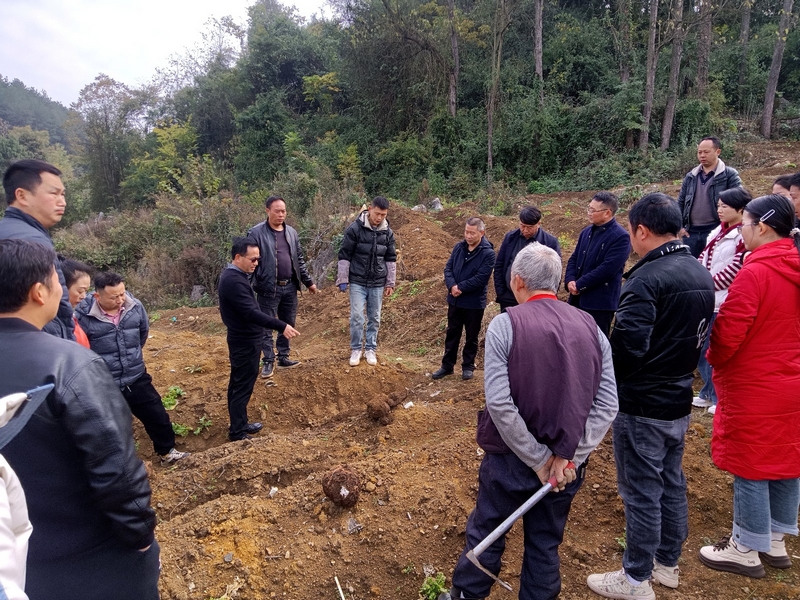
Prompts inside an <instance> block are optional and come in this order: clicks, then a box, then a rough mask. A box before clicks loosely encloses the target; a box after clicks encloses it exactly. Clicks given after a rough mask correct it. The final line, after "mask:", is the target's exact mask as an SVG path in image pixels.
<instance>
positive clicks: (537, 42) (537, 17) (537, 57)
mask: <svg viewBox="0 0 800 600" xmlns="http://www.w3.org/2000/svg"><path fill="white" fill-rule="evenodd" d="M543 12H544V0H533V67H534V69H535V71H536V76H537V77H538V78H539V82H540V83H541V82H543V81H544V69H543V67H542V27H543V25H542V13H543Z"/></svg>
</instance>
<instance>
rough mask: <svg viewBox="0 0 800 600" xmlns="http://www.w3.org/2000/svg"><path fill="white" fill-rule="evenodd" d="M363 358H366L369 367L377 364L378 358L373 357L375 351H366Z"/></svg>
mask: <svg viewBox="0 0 800 600" xmlns="http://www.w3.org/2000/svg"><path fill="white" fill-rule="evenodd" d="M364 356H366V357H367V364H368V365H369V366H371V367H374V366H375V365H377V364H378V357H377V356H375V350H367V351H366V352H365V353H364Z"/></svg>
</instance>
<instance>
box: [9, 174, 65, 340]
mask: <svg viewBox="0 0 800 600" xmlns="http://www.w3.org/2000/svg"><path fill="white" fill-rule="evenodd" d="M3 190H4V191H5V195H6V203H7V204H8V208H7V209H6V212H5V214H4V215H3V218H2V219H0V240H2V239H21V240H30V241H32V242H36V243H38V244H42V245H44V246H47V247H48V248H52V247H53V240H52V239H51V238H50V233H49V232H48V230H49V229H50V228H51V227H53V226H54V225H56V224H57V223H59V222H60V221H61V219H62V217H63V216H64V211H65V210H66V208H67V200H66V198H65V197H64V183H63V182H62V181H61V171H59V170H58V169H57V168H56V167H54V166H53V165H51V164H50V163H46V162H44V161H42V160H18V161H17V162H14V163H12V164H11V166H10V167H8V169H6V172H5V173H4V174H3ZM55 267H56V272H57V273H58V280H59V281H60V282H61V286H62V287H63V294H62V298H61V304H60V305H59V307H58V314H57V315H56V318H55V319H53V322H52V323H48V324H47V325H46V326H45V328H44V330H45V331H46V332H47V333H50V334H53V335H55V336H56V337H60V338H64V339H66V340H74V339H75V335H74V333H73V330H74V328H75V327H74V325H73V322H72V305H71V304H70V303H69V290H68V289H67V286H66V283H65V281H64V274H63V273H62V272H61V264H60V263H59V261H58V259H57V258H56V262H55Z"/></svg>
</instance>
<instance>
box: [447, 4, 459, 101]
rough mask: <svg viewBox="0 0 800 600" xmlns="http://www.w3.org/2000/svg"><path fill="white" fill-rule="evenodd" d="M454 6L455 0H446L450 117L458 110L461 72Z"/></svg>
mask: <svg viewBox="0 0 800 600" xmlns="http://www.w3.org/2000/svg"><path fill="white" fill-rule="evenodd" d="M455 4H456V3H455V0H447V16H448V19H449V20H450V48H451V50H452V52H453V65H452V68H451V69H450V98H449V102H448V108H449V110H450V116H451V117H455V116H456V109H457V108H458V77H459V73H460V71H461V59H460V58H459V54H458V32H457V30H456V9H455Z"/></svg>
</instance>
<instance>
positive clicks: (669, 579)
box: [650, 560, 679, 589]
mask: <svg viewBox="0 0 800 600" xmlns="http://www.w3.org/2000/svg"><path fill="white" fill-rule="evenodd" d="M678 575H679V574H678V567H667V566H664V565H662V564H661V563H660V562H658V561H657V560H654V561H653V572H652V573H651V575H650V577H651V578H652V579H653V581H655V582H656V583H660V584H661V585H663V586H665V587H668V588H672V589H675V588H677V587H678Z"/></svg>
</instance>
